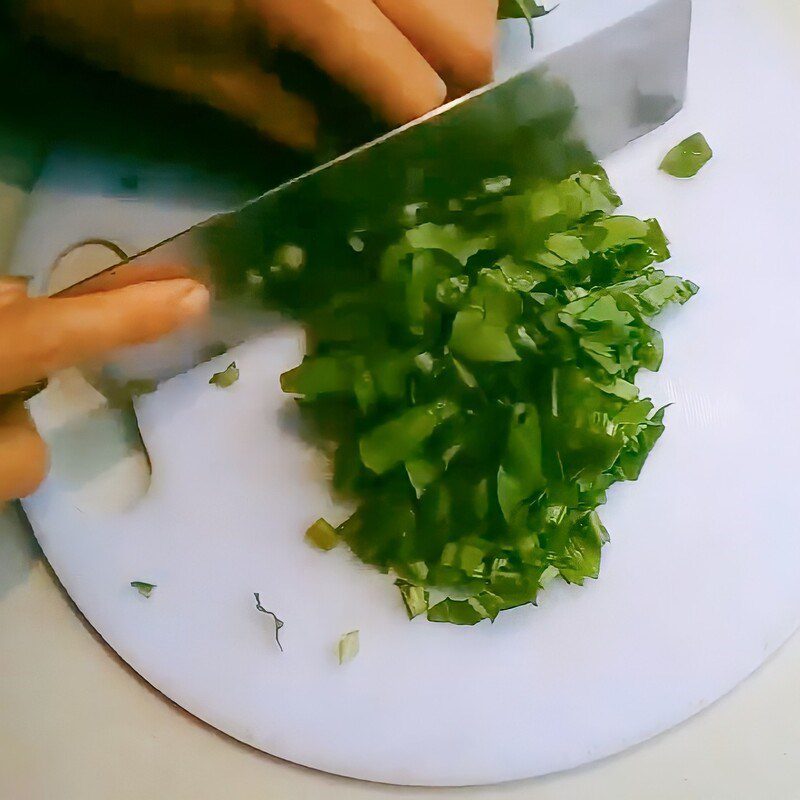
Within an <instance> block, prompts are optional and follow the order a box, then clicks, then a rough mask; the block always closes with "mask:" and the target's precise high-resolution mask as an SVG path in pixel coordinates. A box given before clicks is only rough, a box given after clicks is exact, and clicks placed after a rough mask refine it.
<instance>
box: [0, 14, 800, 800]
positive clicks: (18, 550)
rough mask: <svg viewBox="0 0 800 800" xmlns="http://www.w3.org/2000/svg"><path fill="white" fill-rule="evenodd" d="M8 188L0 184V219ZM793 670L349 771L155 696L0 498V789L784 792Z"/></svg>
mask: <svg viewBox="0 0 800 800" xmlns="http://www.w3.org/2000/svg"><path fill="white" fill-rule="evenodd" d="M741 1H742V2H743V0H741ZM731 2H740V0H731ZM761 5H763V7H764V15H765V17H766V18H767V19H768V24H774V27H775V29H776V32H777V33H776V35H778V36H794V38H795V41H797V40H798V38H800V6H798V4H796V3H795V2H794V0H762V3H761ZM749 57H752V54H746V53H743V67H746V59H747V58H749ZM12 195H13V197H12ZM6 198H10V199H6ZM15 198H16V193H13V192H12V193H9V192H5V193H3V192H1V191H0V208H2V216H3V219H4V220H7V219H8V218H9V215H10V214H11V213H12V212H13V211H14V208H16V207H17V205H18V199H19V198H17V199H15ZM0 239H2V230H0ZM2 249H3V248H2V242H1V241H0V252H2ZM798 674H800V637H797V636H795V637H794V638H793V639H792V640H791V641H790V642H789V644H788V645H786V646H785V647H784V648H783V649H782V650H781V651H780V652H779V653H778V655H777V656H776V657H775V658H773V659H772V660H771V661H770V662H769V663H768V664H766V665H765V666H764V667H763V668H762V669H761V670H760V671H759V672H758V673H757V674H756V675H755V676H753V677H752V678H751V679H749V680H748V681H747V682H745V683H744V684H743V685H742V686H741V687H739V688H738V689H737V690H736V691H735V692H733V693H732V694H731V695H730V696H728V697H727V698H725V699H723V700H722V701H720V702H719V703H717V704H716V705H714V706H712V707H711V708H710V709H709V710H707V711H705V712H703V713H702V714H700V715H699V716H698V717H695V718H694V719H692V720H690V721H689V722H688V723H686V724H684V725H682V726H681V727H679V728H678V729H676V730H673V731H672V732H670V733H667V734H665V735H663V736H660V737H658V738H657V739H655V740H653V741H651V742H649V743H647V744H645V745H643V746H640V747H638V748H635V749H633V750H631V751H628V752H627V753H625V754H623V755H621V756H617V757H615V758H612V759H609V760H606V761H603V762H600V763H598V764H595V765H592V766H589V767H586V768H583V769H580V770H577V771H574V772H571V773H567V774H562V775H556V776H552V777H548V778H544V779H538V780H534V781H526V782H522V783H517V784H509V785H504V786H500V787H494V788H482V789H476V790H463V789H462V790H452V791H451V790H416V789H399V788H393V787H386V786H377V785H373V784H365V783H358V782H354V781H349V780H346V779H341V778H335V777H331V776H326V775H322V774H320V773H317V772H314V771H311V770H307V769H303V768H300V767H295V766H293V765H290V764H286V763H284V762H280V761H278V760H276V759H273V758H271V757H269V756H266V755H264V754H262V753H259V752H257V751H254V750H252V749H250V748H248V747H246V746H244V745H241V744H238V743H236V742H234V741H232V740H230V739H228V738H227V737H225V736H223V735H222V734H219V733H217V732H215V731H214V730H213V729H211V728H209V727H208V726H206V725H204V724H202V723H200V722H198V721H197V720H195V719H194V718H192V717H190V716H189V715H188V714H186V713H185V712H184V711H182V710H180V709H179V708H177V707H176V706H174V705H173V704H172V703H170V702H169V701H167V700H165V699H164V698H163V697H162V696H161V695H160V694H158V693H157V692H155V691H154V690H152V689H151V688H150V687H149V686H148V685H147V684H145V683H144V682H143V681H142V680H141V679H140V678H139V677H138V676H136V675H135V674H134V673H133V672H132V671H131V670H130V669H129V668H128V667H127V666H125V665H124V664H123V663H122V662H121V661H120V660H119V659H118V658H117V657H116V656H115V655H114V653H113V652H112V651H110V650H109V649H108V648H107V647H106V646H104V645H103V643H102V642H101V641H100V640H99V638H98V637H97V636H96V635H95V634H94V633H93V632H92V630H91V629H90V628H89V627H88V626H87V625H86V624H85V623H84V622H83V621H82V619H81V618H80V616H79V615H78V613H77V612H76V610H75V608H74V606H73V605H72V604H71V602H70V600H69V599H68V598H67V597H66V595H65V594H64V593H63V592H62V591H61V589H60V587H59V586H58V583H57V581H56V579H55V578H54V576H53V574H52V572H51V571H50V570H49V568H48V566H47V564H46V562H45V561H44V559H43V557H42V555H41V553H40V551H39V549H38V547H37V545H36V543H35V540H34V539H33V536H32V535H31V534H30V532H29V531H27V529H26V527H25V526H24V525H22V524H20V522H19V520H18V518H17V515H16V514H15V512H14V510H13V509H9V510H7V511H6V512H5V513H3V514H0V800H51V799H54V798H58V800H127V799H128V798H131V799H133V798H136V799H137V800H139V798H142V797H148V796H149V797H152V798H170V800H189V799H190V798H191V800H205V798H208V799H209V800H211V798H219V797H222V796H226V795H228V796H231V797H234V798H236V800H251V798H252V799H253V800H255V798H259V800H273V799H274V800H304V799H305V798H315V800H316V798H331V800H336V798H342V799H344V798H348V800H350V799H351V798H352V800H360V798H370V800H372V799H373V798H374V799H375V800H378V799H379V798H435V797H448V796H457V797H459V798H472V799H473V800H482V799H486V800H488V799H489V798H492V799H494V798H504V799H509V800H512V799H514V798H526V800H528V799H532V800H551V798H552V799H553V800H555V798H558V799H559V800H577V799H578V798H588V797H591V798H592V799H593V800H605V798H608V800H611V799H612V798H613V800H641V798H647V800H688V799H690V798H699V799H702V800H739V798H741V800H745V799H746V800H752V798H755V797H760V798H764V800H796V798H797V797H798V796H800V789H799V788H798V787H800V694H799V693H798V692H797V676H798Z"/></svg>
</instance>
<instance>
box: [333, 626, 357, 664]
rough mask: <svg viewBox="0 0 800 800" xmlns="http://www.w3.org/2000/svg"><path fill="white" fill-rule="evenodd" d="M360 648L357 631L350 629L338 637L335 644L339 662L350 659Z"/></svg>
mask: <svg viewBox="0 0 800 800" xmlns="http://www.w3.org/2000/svg"><path fill="white" fill-rule="evenodd" d="M359 648H360V642H359V634H358V631H350V633H346V634H345V635H344V636H342V638H341V639H339V644H337V645H336V655H337V657H338V659H339V664H346V663H347V662H348V661H352V660H353V659H354V658H355V657H356V656H357V655H358V651H359Z"/></svg>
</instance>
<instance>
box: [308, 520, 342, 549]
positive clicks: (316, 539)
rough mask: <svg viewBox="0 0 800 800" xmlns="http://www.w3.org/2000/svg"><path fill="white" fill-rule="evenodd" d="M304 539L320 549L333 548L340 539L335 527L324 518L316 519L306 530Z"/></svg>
mask: <svg viewBox="0 0 800 800" xmlns="http://www.w3.org/2000/svg"><path fill="white" fill-rule="evenodd" d="M306 539H307V540H308V541H309V542H310V543H311V544H313V545H314V547H318V548H319V549H320V550H333V548H334V547H336V545H337V544H339V542H340V541H341V537H340V536H339V534H338V533H336V528H334V527H333V525H331V524H330V523H329V522H327V521H326V520H324V519H318V520H317V521H316V522H315V523H314V524H313V525H312V526H311V527H310V528H309V529H308V530H307V531H306Z"/></svg>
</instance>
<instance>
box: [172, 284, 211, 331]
mask: <svg viewBox="0 0 800 800" xmlns="http://www.w3.org/2000/svg"><path fill="white" fill-rule="evenodd" d="M210 300H211V296H210V294H209V292H208V289H206V287H205V286H201V285H199V284H198V285H197V286H194V287H192V288H191V289H190V290H189V291H188V292H187V293H186V294H185V295H184V296H183V297H181V299H180V300H179V301H178V306H177V309H178V317H179V318H180V319H181V320H183V321H186V322H188V321H189V320H192V319H197V318H198V317H202V316H203V315H204V314H206V313H207V311H208V306H209V303H210Z"/></svg>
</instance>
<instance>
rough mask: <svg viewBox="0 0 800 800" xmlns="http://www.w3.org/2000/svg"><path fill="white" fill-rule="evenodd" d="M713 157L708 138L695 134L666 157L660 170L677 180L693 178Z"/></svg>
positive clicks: (676, 146)
mask: <svg viewBox="0 0 800 800" xmlns="http://www.w3.org/2000/svg"><path fill="white" fill-rule="evenodd" d="M713 155H714V152H713V150H712V149H711V148H710V147H709V144H708V142H707V141H706V137H705V136H703V134H702V133H695V134H694V135H693V136H690V137H689V138H688V139H684V140H683V141H682V142H681V143H680V144H677V145H675V147H673V148H672V150H670V151H669V153H667V154H666V156H664V160H663V161H662V162H661V167H660V169H661V170H662V171H663V172H666V173H667V174H668V175H672V176H673V177H675V178H693V177H694V176H695V175H697V173H698V172H700V170H701V169H702V168H703V167H704V166H705V165H706V164H707V163H708V162H709V161H710V160H711V158H712V157H713Z"/></svg>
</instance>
